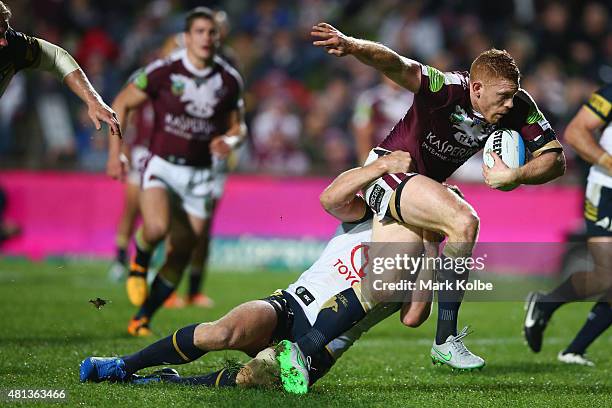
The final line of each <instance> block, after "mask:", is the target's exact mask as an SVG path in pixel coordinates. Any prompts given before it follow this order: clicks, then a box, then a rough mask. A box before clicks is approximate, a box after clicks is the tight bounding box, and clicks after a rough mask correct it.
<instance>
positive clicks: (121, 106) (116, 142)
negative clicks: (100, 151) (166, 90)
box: [106, 83, 149, 181]
mask: <svg viewBox="0 0 612 408" xmlns="http://www.w3.org/2000/svg"><path fill="white" fill-rule="evenodd" d="M148 98H149V97H148V95H147V94H146V93H145V92H143V91H141V90H140V89H138V88H137V87H136V86H135V85H134V84H132V83H130V84H128V85H127V86H126V87H125V88H123V89H122V90H121V92H119V95H117V97H116V98H115V100H114V101H113V109H114V110H115V111H116V112H117V120H118V121H119V123H120V124H121V125H122V126H125V125H126V123H127V118H128V115H129V113H130V111H132V110H134V109H136V108H137V107H139V106H140V105H142V104H143V103H145V102H146V101H147V99H148ZM111 134H112V130H111ZM127 171H128V162H127V160H126V159H125V158H124V157H122V155H121V139H119V138H118V137H110V138H109V140H108V161H107V162H106V173H107V174H108V175H109V176H111V177H112V178H114V179H116V180H121V181H123V180H125V177H126V175H127Z"/></svg>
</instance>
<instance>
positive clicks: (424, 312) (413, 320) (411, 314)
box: [401, 302, 431, 328]
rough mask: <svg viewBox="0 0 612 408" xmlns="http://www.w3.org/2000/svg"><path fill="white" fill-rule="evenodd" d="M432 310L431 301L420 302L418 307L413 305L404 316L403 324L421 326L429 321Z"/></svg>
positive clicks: (414, 326)
mask: <svg viewBox="0 0 612 408" xmlns="http://www.w3.org/2000/svg"><path fill="white" fill-rule="evenodd" d="M430 312H431V303H429V302H427V303H425V302H419V304H418V306H417V307H414V306H412V307H411V308H410V310H409V311H408V313H406V314H405V315H403V316H402V318H401V319H402V324H403V325H404V326H408V327H413V328H416V327H419V326H420V325H422V324H423V323H425V322H426V321H427V319H428V318H429V314H430Z"/></svg>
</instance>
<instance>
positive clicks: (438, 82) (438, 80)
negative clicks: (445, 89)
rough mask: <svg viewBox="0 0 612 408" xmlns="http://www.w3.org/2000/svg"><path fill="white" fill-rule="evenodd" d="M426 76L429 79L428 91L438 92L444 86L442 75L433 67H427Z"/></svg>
mask: <svg viewBox="0 0 612 408" xmlns="http://www.w3.org/2000/svg"><path fill="white" fill-rule="evenodd" d="M427 76H428V77H429V90H430V91H431V92H438V91H439V90H440V89H442V86H443V85H444V74H443V73H442V72H440V71H439V70H437V69H435V68H434V67H430V66H429V65H428V66H427Z"/></svg>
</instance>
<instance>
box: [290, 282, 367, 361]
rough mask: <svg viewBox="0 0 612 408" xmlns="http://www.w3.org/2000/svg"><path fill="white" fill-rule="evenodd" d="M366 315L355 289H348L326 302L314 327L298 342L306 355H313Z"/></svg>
mask: <svg viewBox="0 0 612 408" xmlns="http://www.w3.org/2000/svg"><path fill="white" fill-rule="evenodd" d="M364 316H365V311H364V310H363V306H362V305H361V302H360V301H359V298H358V297H357V295H356V294H355V291H354V290H353V289H352V288H350V289H346V290H344V291H342V292H340V293H339V294H337V295H336V296H333V297H332V298H331V299H329V300H328V301H327V302H325V304H324V305H323V306H322V307H321V310H320V311H319V314H318V315H317V320H316V321H315V323H314V324H313V325H312V329H310V330H309V331H308V332H307V333H306V334H304V335H303V336H302V337H300V338H299V339H298V340H297V342H296V343H297V345H298V346H299V347H300V350H302V353H304V355H305V356H312V355H314V354H317V353H318V352H319V351H321V350H323V348H324V347H325V345H327V343H329V342H330V341H332V340H333V339H335V338H336V337H338V336H339V335H341V334H342V333H344V332H345V331H347V330H348V329H350V328H351V327H353V326H354V325H355V323H357V322H358V321H359V320H361V319H362V318H363V317H364Z"/></svg>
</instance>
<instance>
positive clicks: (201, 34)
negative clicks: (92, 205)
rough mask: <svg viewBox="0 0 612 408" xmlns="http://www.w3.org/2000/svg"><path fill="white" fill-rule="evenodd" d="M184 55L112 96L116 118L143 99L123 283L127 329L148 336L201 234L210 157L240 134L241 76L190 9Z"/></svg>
mask: <svg viewBox="0 0 612 408" xmlns="http://www.w3.org/2000/svg"><path fill="white" fill-rule="evenodd" d="M184 39H185V50H184V51H181V52H178V53H175V54H173V55H172V56H171V57H170V58H168V59H166V60H158V61H155V62H153V63H152V64H150V65H149V66H148V67H147V68H146V69H145V70H143V71H142V73H141V74H140V75H138V76H137V77H136V79H135V80H134V82H133V83H132V84H130V85H128V86H127V87H126V88H124V89H123V90H122V92H121V93H120V94H119V95H118V96H117V98H116V99H115V102H114V104H113V106H114V107H115V108H116V110H117V112H118V116H119V119H120V120H121V121H123V120H125V118H126V116H127V114H128V112H129V111H130V110H132V109H135V108H137V107H138V106H141V105H142V104H144V103H145V102H146V101H151V103H152V104H153V107H154V111H155V127H154V134H153V136H152V142H151V146H150V150H151V153H152V157H151V158H150V160H149V161H148V163H147V167H146V170H145V173H144V175H143V182H142V189H143V192H142V194H141V212H142V218H143V225H142V227H141V228H140V229H139V230H138V231H137V233H136V256H135V257H134V261H133V262H132V263H131V265H130V274H129V276H128V279H127V281H126V286H127V291H128V297H129V298H130V301H131V302H132V303H133V304H134V305H137V306H141V308H140V310H139V311H138V312H137V314H136V315H135V316H134V318H133V319H132V320H131V321H130V323H129V325H128V332H129V333H130V334H132V335H134V336H142V335H149V334H150V333H151V332H150V329H149V327H148V325H149V321H150V319H151V317H152V315H153V313H155V311H156V310H157V309H158V308H159V307H160V306H161V305H162V304H163V302H164V301H165V300H166V299H167V298H168V296H170V294H171V293H172V292H173V291H174V289H175V286H176V284H177V283H178V282H179V281H180V277H181V276H182V273H183V270H184V269H185V267H186V266H187V264H188V262H189V259H190V257H191V253H192V251H193V248H194V247H195V245H196V243H197V242H198V240H199V239H200V237H202V235H203V233H204V231H205V230H206V224H207V222H208V220H209V217H210V204H211V201H212V191H213V188H214V178H215V171H214V169H213V168H212V163H213V156H218V157H220V158H225V157H227V156H228V154H229V153H230V152H231V150H232V149H233V148H234V147H236V146H237V145H238V144H239V143H240V142H241V141H242V140H243V138H244V136H245V135H246V126H245V124H244V119H243V101H242V78H241V77H240V74H239V73H238V72H237V71H236V70H235V69H234V68H233V67H232V66H231V65H230V64H228V63H227V62H226V61H225V60H223V59H221V58H219V57H217V56H216V55H215V50H216V48H217V46H218V31H217V27H216V23H215V19H214V14H213V12H212V11H211V10H210V9H208V8H205V7H199V8H196V9H194V10H192V11H191V12H190V13H189V14H188V15H187V17H186V21H185V34H184ZM119 156H120V145H119V143H111V145H110V147H109V163H108V166H107V169H108V172H109V174H110V175H111V176H113V177H116V178H120V177H123V176H124V174H125V171H126V168H125V164H124V163H123V162H122V161H121V160H120V157H119ZM166 236H168V240H167V251H166V260H165V263H164V265H163V266H162V267H161V269H160V271H159V273H158V274H157V276H156V277H155V279H154V281H153V283H152V285H151V291H150V294H149V291H148V287H147V284H146V279H145V278H146V273H147V268H148V266H149V262H150V259H151V254H152V251H153V249H154V248H155V246H156V245H157V244H158V243H159V242H161V241H162V240H163V239H164V238H165V237H166Z"/></svg>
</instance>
